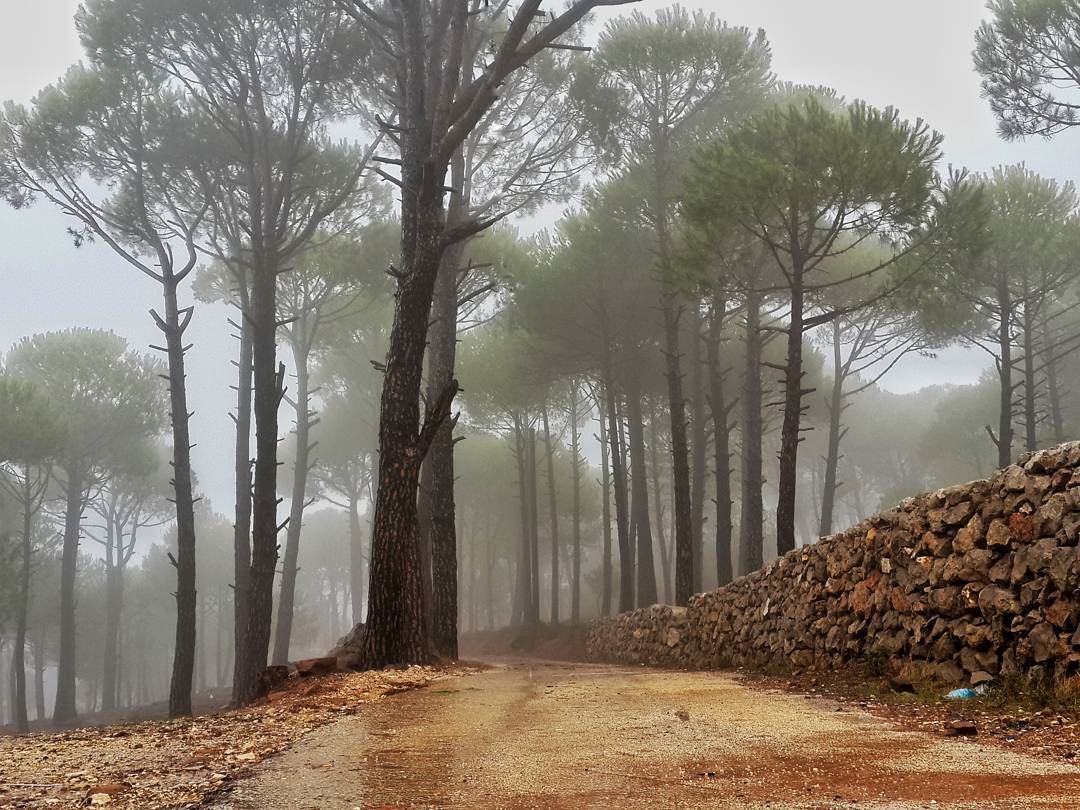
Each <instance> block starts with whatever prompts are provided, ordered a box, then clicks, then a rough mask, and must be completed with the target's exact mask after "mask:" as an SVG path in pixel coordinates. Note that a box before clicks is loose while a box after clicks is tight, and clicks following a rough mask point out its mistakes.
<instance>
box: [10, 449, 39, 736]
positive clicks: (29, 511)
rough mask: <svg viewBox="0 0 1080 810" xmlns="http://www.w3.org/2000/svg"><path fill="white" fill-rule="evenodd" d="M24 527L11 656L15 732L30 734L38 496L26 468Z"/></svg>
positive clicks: (24, 471)
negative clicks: (29, 644) (29, 640)
mask: <svg viewBox="0 0 1080 810" xmlns="http://www.w3.org/2000/svg"><path fill="white" fill-rule="evenodd" d="M23 473H24V476H25V477H24V481H23V485H24V489H23V504H22V506H23V525H22V543H21V544H20V548H21V550H22V559H21V560H19V596H18V600H19V601H18V606H17V611H18V613H17V616H16V618H15V649H14V650H13V651H12V655H11V667H12V674H13V676H14V678H15V689H14V695H13V698H14V704H15V705H14V707H13V709H14V711H13V714H14V718H15V730H16V731H17V732H19V733H20V734H24V733H26V732H27V731H29V730H30V723H29V720H28V718H27V712H26V629H27V623H28V616H29V612H30V572H31V568H32V566H31V561H32V557H33V553H34V534H33V528H34V509H33V503H34V493H33V479H32V478H31V475H30V467H29V466H25V467H23Z"/></svg>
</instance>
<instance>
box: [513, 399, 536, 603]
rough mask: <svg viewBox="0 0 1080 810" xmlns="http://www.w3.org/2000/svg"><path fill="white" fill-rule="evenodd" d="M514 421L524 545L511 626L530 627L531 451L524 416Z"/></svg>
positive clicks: (519, 549)
mask: <svg viewBox="0 0 1080 810" xmlns="http://www.w3.org/2000/svg"><path fill="white" fill-rule="evenodd" d="M513 419H514V451H515V452H514V459H515V461H516V462H517V468H518V505H519V507H520V520H521V543H520V545H519V548H518V566H517V593H516V595H515V599H514V604H513V606H512V615H511V618H510V622H511V624H517V623H521V624H528V622H529V606H530V605H532V573H531V570H530V569H531V567H532V553H531V547H532V546H531V543H530V542H529V537H530V534H529V479H528V475H529V473H528V450H527V449H526V445H525V427H524V425H523V423H522V419H521V416H520V414H517V413H515V414H514V416H513Z"/></svg>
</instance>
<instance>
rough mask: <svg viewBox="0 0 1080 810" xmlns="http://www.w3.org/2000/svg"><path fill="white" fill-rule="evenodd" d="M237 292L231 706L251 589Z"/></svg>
mask: <svg viewBox="0 0 1080 810" xmlns="http://www.w3.org/2000/svg"><path fill="white" fill-rule="evenodd" d="M237 286H238V287H239V289H240V300H241V304H240V320H239V323H238V329H239V333H240V334H239V338H240V351H239V355H238V357H237V375H236V417H235V419H234V421H235V422H236V447H235V452H234V456H233V467H234V476H235V478H234V485H235V506H234V509H235V511H234V516H233V578H234V582H233V680H232V694H233V703H234V704H236V705H240V704H241V703H242V696H241V684H243V683H244V682H245V681H246V679H247V674H246V668H247V615H248V592H249V591H250V588H251V582H250V580H251V376H252V369H251V324H250V323H249V322H248V319H247V315H246V314H245V313H246V312H247V308H248V306H247V299H248V295H247V282H246V280H245V278H244V276H243V275H242V274H239V275H238V277H237Z"/></svg>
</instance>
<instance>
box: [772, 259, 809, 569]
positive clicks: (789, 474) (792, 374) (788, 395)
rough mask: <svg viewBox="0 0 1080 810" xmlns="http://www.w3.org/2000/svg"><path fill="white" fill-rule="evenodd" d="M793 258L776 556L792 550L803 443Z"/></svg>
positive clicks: (798, 294)
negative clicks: (800, 444)
mask: <svg viewBox="0 0 1080 810" xmlns="http://www.w3.org/2000/svg"><path fill="white" fill-rule="evenodd" d="M802 273H803V271H802V267H801V266H800V262H799V259H798V257H797V256H794V257H792V268H791V275H790V279H791V306H790V309H789V312H788V328H787V362H786V364H785V367H784V421H783V425H782V427H781V428H780V483H779V493H778V497H777V502H776V553H777V555H778V556H780V557H783V556H784V555H785V554H787V553H788V552H789V551H791V550H792V549H793V548H795V499H796V496H797V494H798V473H799V466H798V465H799V443H800V442H801V441H802V435H801V434H802V412H803V405H802V398H803V394H804V393H805V392H804V391H803V387H802V378H803V364H802V348H803V345H802V339H803V331H804V326H803V306H804V303H805V302H804V301H803V286H802V285H803V277H802Z"/></svg>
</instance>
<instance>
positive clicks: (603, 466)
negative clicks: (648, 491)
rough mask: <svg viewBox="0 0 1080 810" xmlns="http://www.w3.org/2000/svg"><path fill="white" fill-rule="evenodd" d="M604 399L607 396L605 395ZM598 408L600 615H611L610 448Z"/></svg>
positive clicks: (603, 419) (604, 421)
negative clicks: (600, 544)
mask: <svg viewBox="0 0 1080 810" xmlns="http://www.w3.org/2000/svg"><path fill="white" fill-rule="evenodd" d="M604 399H605V400H606V399H607V397H606V396H605V397H604ZM597 404H598V406H599V408H600V413H599V420H598V421H599V422H600V436H599V439H600V491H601V498H602V499H603V500H602V501H601V502H600V519H601V521H602V523H603V532H604V537H603V541H602V542H603V548H602V549H601V563H600V564H601V571H600V615H601V616H610V615H611V471H610V468H609V466H608V457H609V454H610V453H611V448H610V446H609V445H608V440H607V436H608V431H607V416H606V414H605V411H604V403H603V402H600V403H597Z"/></svg>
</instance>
